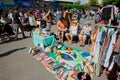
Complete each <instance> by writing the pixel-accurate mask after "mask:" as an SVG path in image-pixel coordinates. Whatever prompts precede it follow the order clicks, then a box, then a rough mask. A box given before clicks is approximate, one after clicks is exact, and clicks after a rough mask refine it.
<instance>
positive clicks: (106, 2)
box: [103, 0, 120, 7]
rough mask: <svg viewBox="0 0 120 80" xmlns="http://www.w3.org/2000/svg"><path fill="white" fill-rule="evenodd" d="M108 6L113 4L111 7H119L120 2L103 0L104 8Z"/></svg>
mask: <svg viewBox="0 0 120 80" xmlns="http://www.w3.org/2000/svg"><path fill="white" fill-rule="evenodd" d="M109 4H113V5H116V6H118V7H120V0H103V5H104V6H106V5H109Z"/></svg>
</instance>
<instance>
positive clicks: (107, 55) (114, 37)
mask: <svg viewBox="0 0 120 80" xmlns="http://www.w3.org/2000/svg"><path fill="white" fill-rule="evenodd" d="M116 34H117V31H116V32H114V34H113V35H112V37H111V38H112V39H111V42H110V46H109V49H108V51H107V53H106V59H105V63H104V65H103V66H104V67H106V68H107V67H108V66H109V59H110V57H111V55H112V52H113V47H114V44H115V41H116Z"/></svg>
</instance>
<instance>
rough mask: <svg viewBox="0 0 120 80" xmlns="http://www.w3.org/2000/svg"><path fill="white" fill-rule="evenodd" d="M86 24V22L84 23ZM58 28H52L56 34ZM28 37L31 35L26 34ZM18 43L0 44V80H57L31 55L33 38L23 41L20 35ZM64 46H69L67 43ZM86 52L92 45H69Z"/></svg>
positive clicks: (95, 79) (104, 78) (100, 79)
mask: <svg viewBox="0 0 120 80" xmlns="http://www.w3.org/2000/svg"><path fill="white" fill-rule="evenodd" d="M83 23H84V22H83ZM56 28H57V26H53V27H52V31H53V32H55V31H57V30H56ZM26 35H29V34H28V32H26ZM19 38H20V39H19V40H18V41H9V42H5V43H3V44H0V80H57V79H56V78H55V76H54V75H53V74H51V73H49V72H48V71H47V70H46V69H45V67H44V66H43V65H42V64H41V63H40V62H39V61H37V60H35V59H34V58H33V57H32V56H31V55H30V54H29V53H28V51H29V48H30V47H32V46H33V42H32V38H26V39H22V38H21V35H19ZM64 44H66V45H68V43H67V41H65V42H64ZM69 46H70V47H74V48H78V49H81V50H84V51H89V49H90V45H86V46H85V47H80V46H79V45H78V43H73V44H72V45H69ZM93 80H107V79H106V75H104V74H102V76H101V77H97V76H93Z"/></svg>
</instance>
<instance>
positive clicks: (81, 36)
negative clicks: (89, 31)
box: [79, 34, 83, 44]
mask: <svg viewBox="0 0 120 80" xmlns="http://www.w3.org/2000/svg"><path fill="white" fill-rule="evenodd" d="M79 41H80V44H82V43H83V35H81V34H80V35H79Z"/></svg>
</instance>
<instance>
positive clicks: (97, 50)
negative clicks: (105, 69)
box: [93, 32, 102, 63]
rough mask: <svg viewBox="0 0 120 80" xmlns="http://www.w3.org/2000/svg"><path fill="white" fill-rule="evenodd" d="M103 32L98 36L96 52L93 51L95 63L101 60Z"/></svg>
mask: <svg viewBox="0 0 120 80" xmlns="http://www.w3.org/2000/svg"><path fill="white" fill-rule="evenodd" d="M101 35H102V32H99V33H98V34H97V38H96V42H95V47H94V51H93V62H95V63H97V62H98V58H99V53H100V40H101V37H102V36H101Z"/></svg>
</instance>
